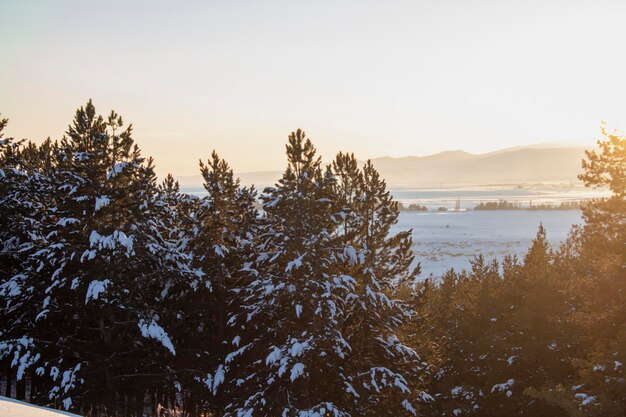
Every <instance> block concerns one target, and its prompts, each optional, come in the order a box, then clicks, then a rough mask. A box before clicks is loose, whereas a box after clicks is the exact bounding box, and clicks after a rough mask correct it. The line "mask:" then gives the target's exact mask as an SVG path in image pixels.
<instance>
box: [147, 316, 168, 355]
mask: <svg viewBox="0 0 626 417" xmlns="http://www.w3.org/2000/svg"><path fill="white" fill-rule="evenodd" d="M137 325H138V326H139V329H140V330H141V335H142V336H143V337H147V338H150V339H156V340H158V341H159V342H161V344H162V345H163V346H164V347H166V348H167V349H168V350H169V351H170V352H172V355H176V350H174V345H173V344H172V341H171V340H170V337H169V336H168V334H167V332H166V331H165V330H164V329H163V327H161V326H159V325H158V324H157V322H156V321H154V319H152V321H151V322H150V324H148V323H147V322H146V321H145V320H144V319H141V320H139V323H137Z"/></svg>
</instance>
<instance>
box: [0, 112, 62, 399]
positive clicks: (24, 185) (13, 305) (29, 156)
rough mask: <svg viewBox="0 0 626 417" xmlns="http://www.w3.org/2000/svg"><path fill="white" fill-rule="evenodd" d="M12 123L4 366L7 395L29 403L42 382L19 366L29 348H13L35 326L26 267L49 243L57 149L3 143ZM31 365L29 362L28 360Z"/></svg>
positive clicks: (0, 282) (3, 270)
mask: <svg viewBox="0 0 626 417" xmlns="http://www.w3.org/2000/svg"><path fill="white" fill-rule="evenodd" d="M6 123H7V121H6V119H4V120H1V121H0V299H1V300H2V302H1V303H0V363H1V365H2V368H1V369H2V370H3V372H4V381H3V382H4V385H5V392H4V393H3V394H4V395H7V396H10V395H11V390H12V387H13V386H14V387H15V393H16V397H17V398H18V399H24V398H25V392H26V382H27V381H26V380H27V379H28V380H29V382H30V383H31V384H30V385H31V387H30V392H31V393H32V392H34V391H35V390H36V389H37V386H36V384H33V383H34V382H36V381H34V380H35V379H36V376H35V375H28V374H25V373H24V369H23V368H20V367H19V366H16V364H17V360H18V359H19V358H20V356H19V354H18V351H19V350H21V349H22V347H23V346H22V345H23V344H25V343H28V341H27V340H26V339H19V341H20V342H22V343H21V344H19V343H18V345H17V347H16V345H15V343H14V342H15V340H13V343H12V342H11V337H12V336H13V335H20V334H24V331H25V330H26V329H27V328H28V327H29V325H30V322H29V319H28V314H25V313H27V312H29V311H30V310H32V307H31V306H32V303H33V302H34V301H33V297H32V295H33V294H32V293H31V292H30V291H29V287H30V285H31V283H29V280H28V274H26V273H25V272H26V271H25V264H26V261H27V259H28V257H29V255H31V254H32V253H34V252H35V251H36V250H37V248H38V245H39V243H40V242H41V241H42V239H43V235H42V233H43V224H45V222H46V221H47V219H48V217H49V212H48V211H47V209H46V207H47V206H48V205H49V204H50V201H51V198H52V195H51V193H50V190H51V189H52V186H53V184H54V180H53V169H54V164H55V161H56V159H55V157H54V155H55V150H56V146H55V144H53V143H52V142H51V141H50V140H49V139H48V140H46V141H44V142H43V144H42V145H40V146H39V147H38V146H36V145H34V144H33V143H32V142H28V143H27V144H24V141H15V140H14V139H13V138H3V137H2V130H3V128H4V127H5V126H6ZM25 360H26V359H25Z"/></svg>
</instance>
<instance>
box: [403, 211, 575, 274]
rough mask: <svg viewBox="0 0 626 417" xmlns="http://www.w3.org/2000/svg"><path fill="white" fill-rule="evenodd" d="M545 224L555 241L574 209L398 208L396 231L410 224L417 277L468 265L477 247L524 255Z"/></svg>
mask: <svg viewBox="0 0 626 417" xmlns="http://www.w3.org/2000/svg"><path fill="white" fill-rule="evenodd" d="M540 223H543V226H544V227H545V228H546V233H547V237H548V240H549V242H550V243H552V244H554V245H557V244H558V243H559V242H560V241H562V240H564V239H565V238H566V237H567V234H568V232H569V230H570V228H571V226H572V225H574V224H580V223H582V218H581V212H580V211H578V210H563V211H561V210H559V211H556V210H555V211H526V210H495V211H464V212H445V213H436V212H425V213H422V212H402V213H400V219H399V222H398V224H397V225H396V226H395V227H394V230H395V231H400V230H406V229H413V243H414V246H413V249H414V251H415V254H416V260H417V262H420V263H421V266H422V273H421V274H420V277H421V278H426V277H428V276H429V275H430V274H433V275H440V274H441V273H443V272H445V271H446V270H448V269H450V268H454V269H456V270H460V269H467V268H469V266H470V264H469V259H471V258H472V257H473V256H474V255H478V254H480V253H482V254H483V255H485V257H486V258H487V259H491V258H494V257H495V258H498V259H502V258H503V257H504V255H506V254H516V255H518V256H519V257H523V255H524V254H525V253H526V251H527V249H528V247H529V245H530V243H531V242H532V240H533V239H534V237H535V235H536V234H537V228H538V227H539V224H540Z"/></svg>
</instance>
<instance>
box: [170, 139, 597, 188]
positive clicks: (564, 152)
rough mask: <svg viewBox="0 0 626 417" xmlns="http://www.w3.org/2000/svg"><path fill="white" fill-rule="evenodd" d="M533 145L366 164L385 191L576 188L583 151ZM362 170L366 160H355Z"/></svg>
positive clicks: (272, 177) (267, 176)
mask: <svg viewBox="0 0 626 417" xmlns="http://www.w3.org/2000/svg"><path fill="white" fill-rule="evenodd" d="M551 146H552V144H538V145H530V146H521V147H514V148H507V149H501V150H496V151H493V152H487V153H482V154H472V153H469V152H466V151H463V150H460V149H457V150H449V151H443V152H439V153H435V154H431V155H424V156H402V157H391V156H382V157H377V158H372V159H371V161H372V163H373V164H374V166H375V167H376V169H377V170H378V171H379V172H380V174H381V176H382V177H383V178H384V179H385V180H386V182H387V184H388V185H389V186H390V187H392V188H393V187H401V188H406V187H414V188H420V187H432V186H442V185H443V184H445V185H446V186H476V185H484V184H492V185H494V184H525V183H553V182H559V183H571V184H576V183H578V179H577V176H578V174H579V173H580V171H581V160H582V158H583V157H584V155H585V154H584V151H585V149H586V148H585V147H583V146H557V145H554V147H551ZM359 163H360V164H361V165H362V164H364V163H365V161H359ZM281 175H282V171H278V170H276V171H272V170H268V171H252V172H240V173H236V176H237V177H239V178H240V180H241V183H242V184H243V185H253V184H254V185H255V186H257V188H263V187H265V186H269V185H273V184H275V183H276V181H277V180H278V179H279V178H280V176H281ZM179 181H180V183H181V185H182V186H183V187H189V186H192V187H193V186H198V187H199V186H201V185H202V177H201V176H199V175H197V176H190V177H180V178H179Z"/></svg>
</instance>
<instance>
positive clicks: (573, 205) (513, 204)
mask: <svg viewBox="0 0 626 417" xmlns="http://www.w3.org/2000/svg"><path fill="white" fill-rule="evenodd" d="M586 205H587V202H586V201H562V202H561V203H560V204H533V203H532V201H531V202H530V203H529V205H527V206H524V205H522V203H521V202H519V201H507V200H498V201H485V202H480V203H478V204H477V205H476V206H474V210H530V211H533V210H538V211H539V210H581V209H583V208H584V207H585V206H586Z"/></svg>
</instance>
